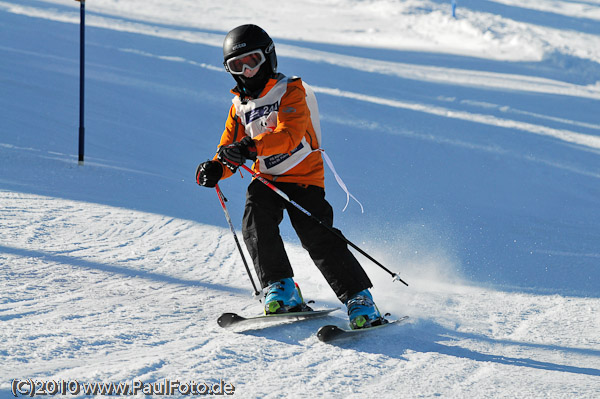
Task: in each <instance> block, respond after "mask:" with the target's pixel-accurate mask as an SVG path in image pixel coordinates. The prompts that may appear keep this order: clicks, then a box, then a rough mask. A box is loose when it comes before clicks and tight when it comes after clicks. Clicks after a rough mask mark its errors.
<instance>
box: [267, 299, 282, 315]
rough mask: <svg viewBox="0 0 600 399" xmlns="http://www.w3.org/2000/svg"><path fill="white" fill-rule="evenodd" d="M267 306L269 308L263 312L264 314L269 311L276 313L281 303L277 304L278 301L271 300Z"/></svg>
mask: <svg viewBox="0 0 600 399" xmlns="http://www.w3.org/2000/svg"><path fill="white" fill-rule="evenodd" d="M267 307H268V309H269V310H268V312H265V314H271V313H277V311H278V310H279V308H281V305H280V304H279V301H273V302H269V303H267Z"/></svg>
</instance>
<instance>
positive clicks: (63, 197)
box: [0, 0, 600, 398]
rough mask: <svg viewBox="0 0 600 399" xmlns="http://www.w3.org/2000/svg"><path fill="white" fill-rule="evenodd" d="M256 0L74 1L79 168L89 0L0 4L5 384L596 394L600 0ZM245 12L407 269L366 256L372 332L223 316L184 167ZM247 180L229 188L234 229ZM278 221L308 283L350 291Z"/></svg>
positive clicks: (235, 272)
mask: <svg viewBox="0 0 600 399" xmlns="http://www.w3.org/2000/svg"><path fill="white" fill-rule="evenodd" d="M70 3H74V4H70ZM263 3H264V5H263V6H264V7H263V6H261V10H264V9H265V8H266V9H270V10H272V14H269V16H265V15H264V12H263V11H261V10H259V9H253V8H248V7H244V8H240V7H239V3H238V2H232V1H231V2H230V1H223V2H219V4H215V3H214V2H205V1H191V0H181V1H178V2H173V3H172V2H165V1H159V0H146V1H143V2H142V1H139V0H129V1H127V2H121V1H116V0H114V1H110V0H95V1H93V2H92V1H90V2H87V10H88V15H87V21H88V30H87V60H88V62H87V70H86V72H87V75H86V76H87V94H86V134H87V136H86V138H87V140H86V161H85V165H84V166H78V165H77V128H78V71H79V64H78V57H79V52H78V51H79V48H78V45H79V41H78V40H79V36H78V33H79V32H78V21H79V14H78V13H79V9H78V7H79V4H78V3H75V2H72V1H71V2H68V4H67V2H62V1H59V0H45V1H37V0H19V1H5V0H2V1H0V32H2V33H0V59H1V60H2V61H1V62H0V275H1V278H0V326H1V327H2V328H0V397H1V398H4V397H6V398H8V397H13V395H12V393H11V388H12V381H13V380H14V379H35V380H57V381H58V380H66V381H74V380H77V381H79V382H82V383H87V382H91V383H94V382H103V383H132V382H134V381H142V382H145V383H151V382H156V381H164V380H165V379H168V380H172V381H175V380H179V381H181V382H188V381H195V382H197V383H198V382H206V383H208V384H214V383H220V381H224V382H227V383H230V384H232V385H233V386H234V387H235V394H234V397H242V398H280V397H290V398H304V397H306V398H313V397H328V398H329V397H335V398H338V397H339V398H346V397H349V398H378V397H381V398H417V397H425V398H431V397H444V398H465V397H469V398H516V397H518V398H521V397H522V398H596V397H599V396H600V335H599V334H598V331H600V317H598V314H599V312H600V299H599V292H600V291H599V290H598V283H597V282H598V280H599V278H600V269H599V267H598V266H600V247H599V246H598V243H599V242H600V227H599V226H600V202H599V201H598V198H600V184H599V182H600V181H599V180H600V162H599V161H600V134H599V132H600V115H599V114H598V112H596V110H597V109H598V106H599V105H600V104H599V100H600V65H599V64H598V63H599V62H600V54H599V53H598V51H599V49H600V44H599V42H600V24H599V23H598V19H600V16H599V15H600V2H598V1H591V0H587V1H585V2H584V1H552V2H533V1H528V2H515V1H510V0H495V1H484V2H481V1H479V2H475V1H466V0H465V1H460V2H459V3H458V4H459V8H458V19H456V20H454V19H452V18H451V17H450V15H449V14H450V4H449V3H450V2H449V1H448V2H446V1H419V2H417V1H392V0H387V1H376V2H375V1H358V0H354V1H352V0H345V1H342V0H330V1H306V2H294V3H288V2H285V3H284V4H279V3H280V2H275V1H265V2H263ZM290 16H294V18H296V20H295V21H294V23H290V22H289V18H290ZM246 22H254V23H258V24H260V25H262V26H264V27H265V28H266V29H267V30H268V31H269V32H270V33H271V34H272V36H273V37H274V38H275V40H276V45H277V52H278V55H279V60H280V70H281V71H282V72H284V73H287V74H297V75H300V76H302V77H303V78H304V79H305V80H307V81H308V82H309V83H311V84H312V85H313V86H314V87H315V90H316V92H317V96H318V99H319V104H320V107H321V114H322V115H321V116H322V121H323V122H322V126H323V132H324V146H325V148H326V150H327V152H328V154H329V155H330V156H331V158H332V159H333V161H334V163H335V166H336V169H337V170H338V172H339V173H340V174H341V175H342V177H343V178H344V181H345V182H346V184H347V185H348V187H349V188H350V190H351V191H352V193H353V194H354V195H356V196H357V197H358V198H359V199H360V200H361V202H362V203H363V205H364V206H365V213H364V214H361V213H360V208H359V207H358V206H357V205H356V204H351V205H350V206H349V208H348V210H347V211H346V212H344V213H342V212H341V209H342V208H343V206H344V203H345V195H344V193H343V191H342V190H341V189H339V188H338V187H337V185H336V183H335V180H334V179H333V175H331V174H329V173H328V175H327V197H328V198H329V200H330V201H331V202H332V204H333V206H334V208H335V210H336V222H335V224H336V226H338V227H340V228H341V229H342V230H343V231H344V232H345V234H346V236H348V238H350V239H351V240H353V241H354V242H355V243H356V244H358V245H360V246H361V247H363V248H364V249H365V250H367V251H368V252H369V253H371V254H372V255H373V256H374V257H375V258H377V259H379V260H380V261H381V262H382V263H384V264H385V265H386V266H388V267H389V268H390V269H392V270H394V271H398V272H400V273H401V277H402V278H403V279H405V280H406V281H407V282H408V283H409V284H410V286H409V287H405V286H403V285H401V284H400V283H393V282H392V281H391V278H389V276H388V275H386V274H385V273H384V272H382V271H381V270H380V269H378V268H377V267H376V266H375V265H373V264H371V263H369V262H368V261H367V260H366V259H364V258H361V260H362V261H363V264H364V266H365V268H366V270H367V272H368V273H369V275H370V276H371V278H372V280H373V282H374V283H375V288H374V289H373V293H374V296H375V299H376V301H377V303H378V305H379V307H380V308H381V310H382V311H384V312H390V313H392V314H394V315H405V314H407V315H410V320H409V322H407V323H404V324H403V325H399V326H394V327H391V328H386V329H384V330H382V331H380V332H376V333H374V334H373V339H371V340H361V341H347V342H343V343H340V344H339V345H326V344H323V343H320V342H319V341H318V340H317V338H316V336H315V335H314V334H315V333H316V331H317V329H318V328H319V327H320V326H321V325H323V324H332V323H338V324H342V323H344V322H345V321H346V316H345V313H344V312H343V310H339V311H336V312H335V313H333V315H332V316H331V317H327V318H324V319H322V320H310V321H304V322H302V323H297V324H293V325H287V326H284V325H282V326H275V327H270V328H267V329H254V330H249V331H245V332H232V331H228V330H223V329H221V328H219V327H218V326H217V324H216V319H217V317H218V316H219V315H220V314H221V313H222V312H226V311H235V312H238V313H242V314H248V315H252V314H256V313H259V312H260V307H261V305H260V304H259V303H258V302H257V301H255V300H254V299H253V298H252V296H251V293H252V289H251V285H250V283H249V281H248V277H247V276H246V275H245V271H244V268H243V264H242V262H241V259H240V255H239V254H238V253H237V250H236V247H235V244H234V241H233V238H232V236H231V232H230V231H229V229H228V228H227V225H226V222H225V219H224V216H223V212H222V210H221V209H220V206H219V204H218V201H217V197H216V194H215V192H214V190H208V189H203V188H199V187H197V186H196V185H195V183H194V170H195V167H196V165H197V164H198V163H199V162H201V161H203V160H205V159H206V158H208V157H211V156H212V154H213V152H214V150H215V148H216V144H217V142H218V138H219V135H220V132H221V131H222V128H223V123H224V119H225V116H226V111H227V108H228V106H229V104H230V97H231V95H230V94H229V93H228V89H229V88H231V86H232V82H233V81H232V79H231V77H230V76H228V75H227V74H226V73H225V72H223V71H222V68H221V64H220V60H221V49H220V45H221V43H222V39H223V36H224V34H225V33H226V31H227V30H229V29H231V28H232V27H234V26H236V25H238V24H241V23H246ZM249 181H250V179H249V176H248V175H247V174H246V175H245V176H244V178H243V179H240V178H239V177H235V178H232V179H229V180H228V181H226V182H223V183H222V185H221V187H222V189H223V191H224V193H225V195H226V196H227V198H228V199H229V201H228V203H227V204H228V207H229V211H230V213H231V215H232V217H233V219H234V223H235V225H236V228H237V229H238V234H239V231H240V221H241V213H242V209H243V202H244V192H245V187H246V186H247V184H248V182H249ZM282 233H283V235H284V237H285V239H286V245H287V247H288V249H289V254H290V259H291V261H292V264H293V265H294V267H295V270H296V280H297V281H298V282H299V283H300V285H301V288H302V291H303V294H304V296H305V297H306V298H308V299H312V300H315V301H316V304H317V306H318V307H328V308H332V307H337V306H340V304H339V303H338V302H337V300H336V298H335V297H334V295H333V293H332V292H331V290H330V289H329V287H328V286H327V284H326V283H325V281H324V279H323V278H322V277H321V276H320V275H319V274H318V272H316V269H315V267H314V266H313V265H312V263H311V261H310V259H309V257H308V255H307V254H306V253H305V252H304V251H303V250H302V248H301V247H300V245H299V243H298V242H297V239H296V238H295V237H294V235H293V231H292V230H291V228H290V227H289V225H288V224H287V220H284V224H283V225H282ZM240 238H241V234H240ZM80 396H83V395H80ZM180 396H181V395H180ZM130 397H143V395H142V394H141V393H138V395H136V396H130Z"/></svg>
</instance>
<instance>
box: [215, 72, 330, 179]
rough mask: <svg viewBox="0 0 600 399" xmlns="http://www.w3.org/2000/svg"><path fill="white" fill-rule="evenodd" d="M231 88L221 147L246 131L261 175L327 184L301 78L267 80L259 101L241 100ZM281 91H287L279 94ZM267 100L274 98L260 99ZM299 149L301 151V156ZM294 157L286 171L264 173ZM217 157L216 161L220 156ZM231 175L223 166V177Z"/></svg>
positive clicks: (278, 76) (253, 166)
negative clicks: (272, 165) (272, 100)
mask: <svg viewBox="0 0 600 399" xmlns="http://www.w3.org/2000/svg"><path fill="white" fill-rule="evenodd" d="M286 83H287V85H286ZM274 88H275V89H274ZM272 90H273V92H272ZM231 92H232V93H233V94H235V95H236V97H234V98H233V100H232V102H233V104H232V105H231V108H230V109H229V114H228V117H227V121H226V122H225V130H224V131H223V134H222V136H221V141H220V143H219V147H221V146H224V145H229V144H232V143H233V142H236V141H240V140H241V139H242V138H244V137H245V136H246V135H248V136H250V137H252V139H253V140H254V142H255V143H256V150H257V154H258V158H257V160H256V162H255V163H254V165H252V169H253V170H254V171H255V172H257V173H260V175H261V176H262V177H264V178H266V179H268V180H271V181H280V182H287V183H298V184H301V185H315V186H319V187H325V182H324V179H325V178H324V176H325V171H324V168H323V159H322V157H321V152H320V151H313V150H316V149H318V148H319V143H318V139H317V135H316V133H315V129H314V127H313V124H312V120H311V117H310V111H309V108H308V105H307V102H306V90H305V89H304V86H303V84H302V80H301V79H300V78H292V79H288V78H286V77H285V76H284V75H283V74H277V75H276V76H275V77H274V78H272V79H270V80H269V81H268V82H267V84H266V86H265V88H264V89H263V91H262V92H261V94H260V96H259V97H258V98H257V99H249V100H246V101H241V99H240V94H239V93H238V92H236V91H235V90H232V91H231ZM279 92H281V93H283V94H282V95H281V96H280V94H279ZM273 96H274V97H273ZM269 98H272V99H274V100H275V101H274V102H273V103H268V104H267V105H260V104H261V103H260V100H261V99H262V100H267V101H269V102H270V101H271V100H269ZM263 102H264V101H263ZM236 104H237V107H236ZM238 108H239V109H238ZM302 147H304V148H302ZM300 149H301V150H300ZM297 152H302V153H303V155H301V156H299V155H300V154H296V153H297ZM294 155H296V156H295V158H296V159H297V161H296V162H298V163H297V164H294V162H289V161H288V162H289V164H290V165H291V167H290V168H289V169H287V170H283V172H282V173H280V174H279V173H274V174H268V173H264V172H261V166H262V169H263V170H267V169H269V170H270V169H271V165H270V164H277V163H279V162H282V161H281V160H284V161H285V160H286V159H287V158H292V157H294ZM214 159H215V160H216V159H217V155H215V157H214ZM290 161H292V160H290ZM261 162H262V164H261ZM273 170H276V169H273ZM232 174H233V172H231V170H229V168H226V167H223V176H222V178H223V179H225V178H228V177H230V176H231V175H232Z"/></svg>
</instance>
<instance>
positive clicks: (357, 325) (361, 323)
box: [352, 316, 367, 330]
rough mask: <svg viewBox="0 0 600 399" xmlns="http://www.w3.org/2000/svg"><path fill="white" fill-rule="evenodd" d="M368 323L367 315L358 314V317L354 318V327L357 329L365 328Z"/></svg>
mask: <svg viewBox="0 0 600 399" xmlns="http://www.w3.org/2000/svg"><path fill="white" fill-rule="evenodd" d="M366 323H367V319H366V318H365V316H358V317H357V318H356V319H354V320H352V329H353V330H356V329H357V328H363V326H364V325H365V324H366Z"/></svg>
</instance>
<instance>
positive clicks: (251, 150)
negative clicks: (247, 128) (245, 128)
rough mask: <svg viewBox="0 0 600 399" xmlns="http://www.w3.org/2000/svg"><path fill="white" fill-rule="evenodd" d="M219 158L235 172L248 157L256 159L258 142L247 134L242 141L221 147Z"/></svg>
mask: <svg viewBox="0 0 600 399" xmlns="http://www.w3.org/2000/svg"><path fill="white" fill-rule="evenodd" d="M217 158H218V159H219V161H221V162H223V164H224V165H225V166H227V167H228V168H229V169H231V170H232V171H233V172H235V171H236V170H237V169H238V168H239V167H240V165H242V164H243V163H244V162H246V159H252V160H255V159H256V144H255V143H254V140H252V139H251V138H250V137H248V136H246V137H244V138H243V139H242V140H240V141H236V142H235V143H233V144H229V145H225V146H222V147H221V148H219V152H218V154H217Z"/></svg>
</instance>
